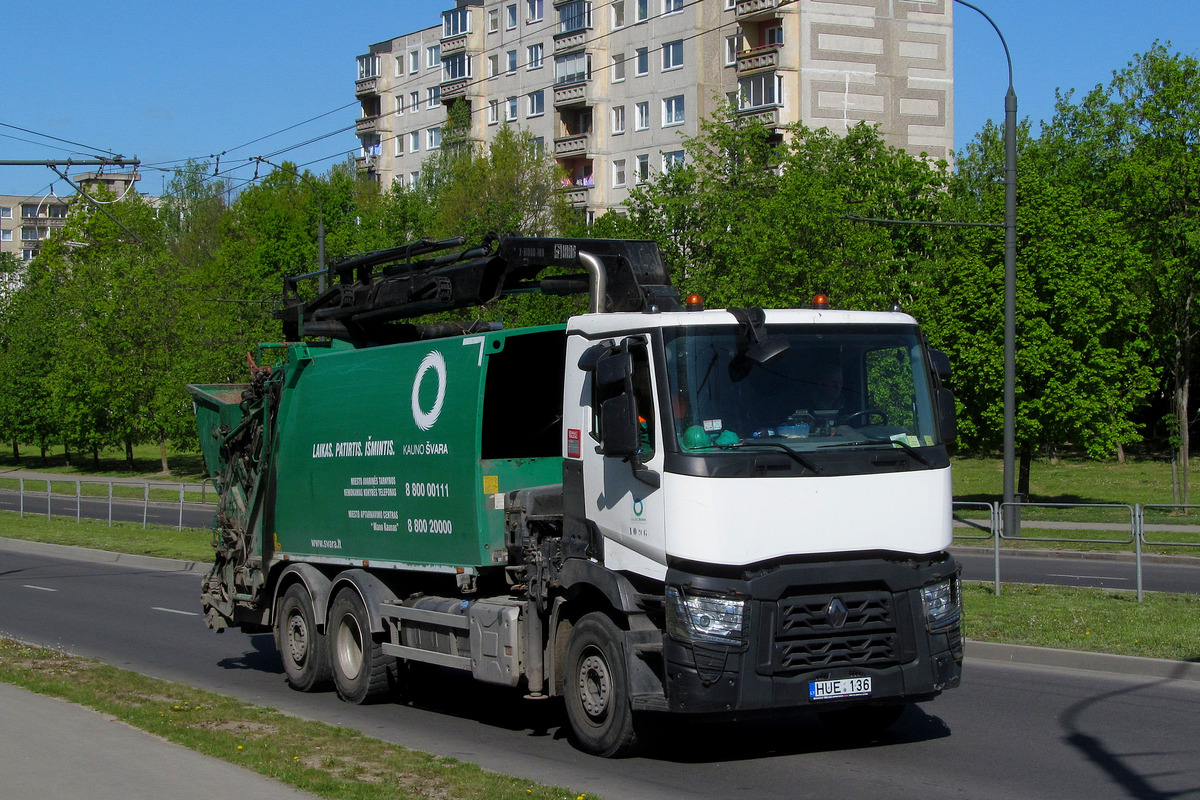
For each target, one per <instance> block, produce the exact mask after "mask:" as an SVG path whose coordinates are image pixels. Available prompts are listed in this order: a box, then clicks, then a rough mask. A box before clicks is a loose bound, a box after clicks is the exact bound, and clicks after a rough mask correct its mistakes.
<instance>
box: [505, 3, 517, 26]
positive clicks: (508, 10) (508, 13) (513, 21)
mask: <svg viewBox="0 0 1200 800" xmlns="http://www.w3.org/2000/svg"><path fill="white" fill-rule="evenodd" d="M515 27H517V4H516V3H509V4H508V5H507V6H505V7H504V29H505V30H509V31H511V30H512V29H513V28H515Z"/></svg>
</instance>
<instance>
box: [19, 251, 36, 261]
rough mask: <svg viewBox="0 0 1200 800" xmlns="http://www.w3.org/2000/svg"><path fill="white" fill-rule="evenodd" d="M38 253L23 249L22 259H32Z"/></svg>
mask: <svg viewBox="0 0 1200 800" xmlns="http://www.w3.org/2000/svg"><path fill="white" fill-rule="evenodd" d="M36 255H37V252H36V251H34V250H22V251H21V260H22V261H32V260H33V258H34V256H36Z"/></svg>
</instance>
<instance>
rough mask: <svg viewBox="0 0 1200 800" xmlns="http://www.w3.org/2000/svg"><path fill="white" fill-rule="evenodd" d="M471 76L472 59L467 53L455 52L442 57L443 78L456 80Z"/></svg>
mask: <svg viewBox="0 0 1200 800" xmlns="http://www.w3.org/2000/svg"><path fill="white" fill-rule="evenodd" d="M469 77H471V59H470V57H469V56H468V55H467V54H466V53H455V54H454V55H452V56H447V57H446V58H444V59H442V79H443V80H448V81H455V80H458V79H460V78H469Z"/></svg>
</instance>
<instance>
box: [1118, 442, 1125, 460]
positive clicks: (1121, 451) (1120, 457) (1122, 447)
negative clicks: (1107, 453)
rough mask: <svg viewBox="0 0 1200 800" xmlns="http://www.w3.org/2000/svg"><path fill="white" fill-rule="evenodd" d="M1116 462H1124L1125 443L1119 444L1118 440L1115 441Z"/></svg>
mask: <svg viewBox="0 0 1200 800" xmlns="http://www.w3.org/2000/svg"><path fill="white" fill-rule="evenodd" d="M1117 463H1118V464H1124V463H1125V445H1123V444H1121V443H1120V442H1117Z"/></svg>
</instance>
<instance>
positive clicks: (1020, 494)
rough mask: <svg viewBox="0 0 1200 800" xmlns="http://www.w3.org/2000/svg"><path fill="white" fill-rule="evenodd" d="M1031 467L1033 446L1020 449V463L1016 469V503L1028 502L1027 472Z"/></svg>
mask: <svg viewBox="0 0 1200 800" xmlns="http://www.w3.org/2000/svg"><path fill="white" fill-rule="evenodd" d="M1032 466H1033V445H1024V446H1022V447H1021V463H1020V466H1019V467H1018V468H1017V497H1016V500H1017V502H1018V503H1027V502H1029V470H1030V468H1031V467H1032Z"/></svg>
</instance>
